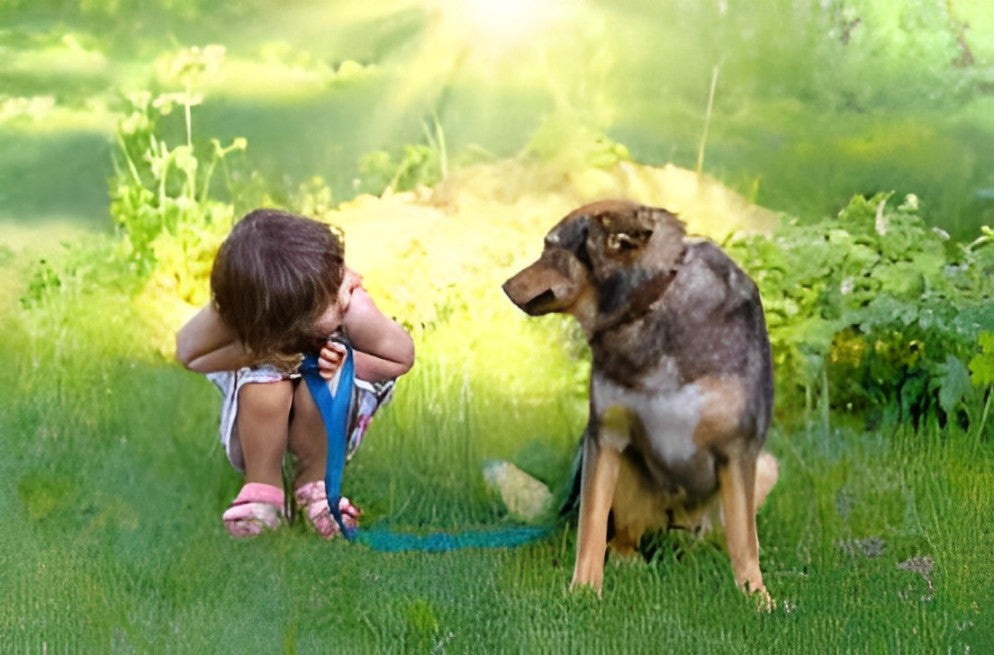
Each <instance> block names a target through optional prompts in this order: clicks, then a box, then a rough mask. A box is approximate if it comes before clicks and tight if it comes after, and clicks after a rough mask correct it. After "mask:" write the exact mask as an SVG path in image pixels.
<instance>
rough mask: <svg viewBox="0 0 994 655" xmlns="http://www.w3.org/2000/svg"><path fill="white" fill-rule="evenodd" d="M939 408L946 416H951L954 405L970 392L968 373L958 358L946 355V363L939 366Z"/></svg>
mask: <svg viewBox="0 0 994 655" xmlns="http://www.w3.org/2000/svg"><path fill="white" fill-rule="evenodd" d="M938 369H939V374H940V375H939V406H940V407H942V411H944V412H945V413H946V414H951V413H952V412H953V410H954V409H956V405H958V404H959V402H960V401H961V400H962V399H963V396H965V395H966V394H967V393H968V392H969V391H970V372H969V371H968V370H967V368H966V366H965V365H964V364H963V362H962V361H960V359H959V358H958V357H954V356H952V355H946V361H945V362H943V363H942V364H939V366H938Z"/></svg>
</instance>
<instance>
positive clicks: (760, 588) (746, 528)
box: [718, 454, 772, 607]
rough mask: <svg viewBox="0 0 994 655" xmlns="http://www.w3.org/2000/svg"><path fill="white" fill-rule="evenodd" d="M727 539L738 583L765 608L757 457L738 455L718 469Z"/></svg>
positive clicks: (766, 597)
mask: <svg viewBox="0 0 994 655" xmlns="http://www.w3.org/2000/svg"><path fill="white" fill-rule="evenodd" d="M718 476H719V484H720V488H721V510H722V513H723V515H724V519H725V539H726V541H727V543H728V555H729V557H730V558H731V560H732V571H733V572H734V573H735V583H736V584H737V585H738V586H739V587H741V588H742V589H743V590H744V591H745V592H747V593H754V594H759V597H760V600H761V602H763V603H764V604H765V605H766V607H771V606H772V601H771V599H770V594H769V592H767V590H766V586H765V585H764V584H763V574H762V572H761V571H760V570H759V540H758V538H757V536H756V500H755V485H756V458H755V457H754V456H749V455H745V454H736V455H733V456H732V457H730V458H729V460H728V462H726V463H725V464H724V465H723V466H721V467H720V468H719V470H718Z"/></svg>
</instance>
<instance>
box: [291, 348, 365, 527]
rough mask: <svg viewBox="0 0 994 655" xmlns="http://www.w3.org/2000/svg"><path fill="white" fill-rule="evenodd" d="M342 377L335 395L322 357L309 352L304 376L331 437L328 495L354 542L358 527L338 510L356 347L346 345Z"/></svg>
mask: <svg viewBox="0 0 994 655" xmlns="http://www.w3.org/2000/svg"><path fill="white" fill-rule="evenodd" d="M340 371H341V372H340V374H339V377H338V387H337V390H336V391H335V393H332V392H331V389H330V388H329V385H328V381H327V380H325V379H324V378H322V377H321V373H320V369H319V368H318V356H317V354H316V353H309V354H307V355H305V356H304V362H303V364H301V366H300V373H301V375H302V376H303V378H304V382H306V383H307V388H308V390H310V392H311V397H312V398H313V399H314V404H315V405H317V407H318V412H320V413H321V420H322V421H324V430H325V433H326V434H327V436H328V464H327V468H326V469H325V474H324V487H325V492H326V493H327V494H328V506H329V507H330V509H331V515H332V516H333V517H334V518H335V522H336V523H337V524H338V527H339V529H340V530H341V531H342V534H343V535H345V538H346V539H348V540H349V541H351V540H352V539H354V538H355V532H356V531H355V528H351V527H348V526H346V525H345V522H344V521H342V512H341V510H340V509H339V507H338V504H339V502H340V501H341V499H342V474H343V472H344V471H345V445H346V432H347V431H348V426H349V406H350V405H351V403H352V386H353V379H354V378H355V364H354V362H353V357H352V348H351V347H349V346H348V345H346V350H345V361H344V362H343V363H342V367H341V369H340Z"/></svg>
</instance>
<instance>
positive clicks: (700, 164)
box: [697, 64, 720, 177]
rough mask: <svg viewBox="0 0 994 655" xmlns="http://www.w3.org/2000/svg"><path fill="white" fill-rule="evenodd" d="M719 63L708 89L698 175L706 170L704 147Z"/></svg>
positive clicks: (712, 73) (698, 150)
mask: <svg viewBox="0 0 994 655" xmlns="http://www.w3.org/2000/svg"><path fill="white" fill-rule="evenodd" d="M719 68H720V66H718V64H715V65H714V68H712V69H711V89H710V90H709V91H708V107H707V110H706V111H705V112H704V131H703V132H702V133H701V144H700V146H698V148H697V176H698V177H700V175H701V173H702V172H703V171H704V149H705V147H706V146H707V142H708V131H709V130H710V128H711V111H712V109H713V108H714V92H715V88H716V87H717V86H718V69H719Z"/></svg>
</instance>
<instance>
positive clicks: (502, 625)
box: [0, 261, 994, 653]
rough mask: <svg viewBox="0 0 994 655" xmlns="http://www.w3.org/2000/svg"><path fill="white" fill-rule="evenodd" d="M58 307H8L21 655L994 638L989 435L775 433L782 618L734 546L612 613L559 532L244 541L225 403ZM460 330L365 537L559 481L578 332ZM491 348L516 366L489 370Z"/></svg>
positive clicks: (99, 322)
mask: <svg viewBox="0 0 994 655" xmlns="http://www.w3.org/2000/svg"><path fill="white" fill-rule="evenodd" d="M17 265H18V262H17V261H8V262H7V263H6V264H4V273H5V275H6V274H7V273H10V274H11V275H10V276H9V277H8V280H18V279H20V278H19V277H18V271H19V269H18V268H17ZM8 285H9V286H8V288H7V291H8V292H10V293H8V295H12V293H13V292H15V291H16V289H17V287H18V285H17V283H16V282H8ZM63 296H64V297H63ZM63 296H60V295H56V296H54V300H53V301H51V302H52V304H51V305H46V306H42V307H41V308H38V309H36V310H34V311H33V312H31V313H27V312H23V311H21V310H19V309H17V308H16V305H15V304H14V303H5V304H4V307H5V309H3V310H2V314H3V320H4V324H5V325H7V326H9V328H8V329H7V331H6V333H5V345H4V349H3V351H0V366H2V367H3V369H4V370H6V371H9V372H15V374H13V375H12V376H11V377H12V382H13V384H12V385H11V387H10V388H9V390H8V392H7V393H6V394H5V396H4V400H3V402H2V404H0V450H2V452H3V453H4V457H3V458H0V475H2V479H4V480H5V481H6V484H4V485H2V486H0V516H3V517H4V529H3V530H2V531H0V650H3V652H11V653H13V652H67V651H68V652H115V653H116V652H177V653H203V652H212V653H213V652H216V653H224V652H232V653H234V652H246V651H250V652H285V653H295V652H300V653H309V652H348V653H351V652H418V653H422V652H447V653H463V652H529V653H530V652H564V653H565V652H659V651H661V650H664V649H673V650H675V651H676V652H707V653H757V652H770V653H785V652H797V653H811V652H818V653H821V652H839V653H849V652H866V653H878V652H922V653H925V652H929V653H932V652H954V653H960V652H975V653H979V652H986V651H987V649H989V648H991V647H992V646H994V621H992V613H991V611H990V604H991V602H994V593H992V590H994V573H992V572H991V569H990V566H989V553H990V544H991V543H992V542H994V529H992V527H991V526H992V523H991V521H990V517H991V515H992V513H994V472H992V471H994V466H992V464H994V445H992V443H991V439H990V435H987V436H986V437H985V439H984V440H982V441H979V442H971V441H970V440H968V439H967V438H966V437H964V436H963V435H960V434H955V433H946V432H937V431H930V432H927V433H922V434H916V433H913V432H911V431H898V432H897V433H894V434H891V433H878V434H866V433H862V432H859V431H855V430H847V429H834V428H824V427H820V426H811V427H809V428H807V429H801V430H798V431H796V432H791V433H787V432H785V431H784V430H783V429H780V428H776V429H774V430H773V432H772V434H771V437H770V442H769V446H770V449H771V450H772V451H773V452H774V453H775V454H776V455H777V456H778V457H779V458H780V462H781V479H780V482H779V484H778V486H777V487H776V488H775V489H774V491H773V493H772V495H771V497H770V499H769V501H768V503H767V504H766V506H765V507H764V508H763V510H762V512H761V513H760V516H759V532H760V539H761V544H762V565H763V569H764V571H765V577H766V581H767V584H768V586H769V588H770V589H771V591H772V593H773V595H774V596H775V597H776V599H777V601H778V607H777V609H776V610H774V611H773V612H771V613H768V614H766V613H757V612H756V611H755V610H754V609H753V608H752V606H751V605H750V603H749V602H748V601H747V600H746V599H745V598H743V597H742V596H741V595H740V594H739V593H738V592H737V591H736V590H735V589H734V585H733V583H732V577H731V570H730V567H729V564H728V560H727V555H726V554H725V552H724V550H723V548H722V547H721V544H720V542H718V541H715V540H706V541H703V542H691V541H688V540H686V539H683V538H681V537H670V538H667V539H665V540H663V542H662V544H661V547H660V548H659V550H658V551H656V554H655V555H654V556H653V558H652V560H651V561H650V562H648V563H646V564H636V565H631V564H627V565H614V564H609V566H608V568H607V572H606V579H605V587H604V595H603V598H602V599H600V600H597V599H596V598H594V597H593V595H592V594H590V593H577V594H569V593H567V592H566V586H567V584H568V581H569V577H570V575H571V568H572V560H573V546H574V539H575V530H574V528H573V527H572V526H569V525H565V524H564V525H561V526H559V527H558V528H557V529H556V530H555V531H554V533H553V534H552V536H550V537H548V538H546V539H544V540H543V541H540V542H538V543H535V544H532V545H529V546H525V547H521V548H518V549H515V550H502V549H493V550H466V551H459V552H452V553H446V554H422V553H400V554H383V553H376V552H371V551H369V550H367V549H365V548H364V547H361V546H354V545H349V544H347V543H344V542H341V541H338V542H333V543H330V544H329V543H325V542H322V541H320V540H319V539H317V538H316V537H314V536H312V535H310V534H308V533H307V532H306V531H304V529H303V528H302V526H300V525H294V526H292V527H291V528H289V529H286V530H283V531H281V532H279V533H277V534H272V535H266V536H264V537H262V538H259V539H256V540H254V541H246V542H241V541H235V540H233V539H231V538H229V537H228V536H227V535H226V533H225V532H224V530H223V528H222V526H221V522H220V514H221V512H222V511H223V510H224V508H225V507H226V505H227V503H228V502H229V501H230V499H231V498H232V497H233V496H234V494H235V493H236V492H237V490H238V487H239V485H240V480H239V478H238V476H237V475H236V474H235V473H234V472H233V471H232V470H231V469H230V468H229V466H228V465H227V463H226V461H225V458H224V455H223V453H222V451H221V449H220V447H219V445H218V444H217V440H216V436H215V435H216V432H215V430H216V412H217V396H216V392H215V390H214V389H213V387H212V386H211V385H210V384H209V383H208V382H206V381H205V380H204V379H203V378H201V377H200V376H197V375H194V374H191V373H188V372H186V371H183V370H181V369H180V368H179V367H178V366H177V365H175V364H172V363H170V362H165V361H160V360H157V359H156V358H155V357H153V356H150V355H149V354H148V348H147V347H144V346H142V345H141V333H140V331H139V330H137V329H136V328H135V327H134V326H135V325H136V323H135V321H134V320H133V318H134V317H132V316H130V310H129V309H128V307H129V305H128V304H127V303H126V302H122V300H123V298H118V297H115V296H114V294H113V293H111V292H107V291H105V292H101V293H100V294H83V295H80V296H78V298H79V299H78V300H74V296H72V295H71V294H68V293H67V294H63ZM11 299H12V298H11ZM501 320H505V319H501ZM463 321H469V319H468V318H460V317H458V316H456V317H454V318H453V319H452V324H451V325H450V326H449V327H443V328H440V329H439V330H438V331H435V332H432V333H428V334H422V335H421V336H420V337H419V361H418V364H417V367H416V368H415V369H414V371H412V373H411V374H409V375H408V376H407V377H406V378H404V379H403V380H402V381H401V384H400V385H399V387H398V390H397V396H396V398H395V401H394V402H393V403H392V404H391V405H389V406H388V407H387V408H386V409H385V410H384V413H383V414H382V415H381V416H380V417H379V418H378V419H377V422H376V423H375V424H374V427H373V429H372V430H371V432H370V434H369V435H368V441H367V442H366V444H364V446H363V448H362V450H360V451H359V453H358V454H357V456H356V458H355V459H354V461H353V462H352V464H350V466H349V468H348V469H347V470H346V481H345V484H346V491H347V493H348V494H349V495H351V496H352V497H353V498H354V499H355V500H356V502H358V503H359V504H360V505H361V506H362V507H364V508H365V510H366V517H367V521H368V522H369V523H372V524H379V525H390V526H392V527H393V528H395V529H414V530H436V529H445V530H458V529H460V528H470V527H471V528H479V527H500V526H501V525H505V524H506V522H505V518H504V516H503V514H502V510H501V508H500V507H499V505H498V504H497V503H496V502H495V501H494V500H493V499H492V498H490V497H489V496H487V494H486V492H485V490H484V487H483V484H482V480H481V474H480V469H481V465H482V463H483V461H484V460H485V459H488V458H491V457H503V458H507V459H511V460H512V461H515V462H516V463H518V464H519V465H520V466H522V467H523V468H525V469H526V470H529V471H531V472H532V473H534V474H536V475H538V476H539V477H541V478H542V479H544V480H545V481H546V482H547V483H549V484H550V485H552V486H553V487H556V488H558V487H559V486H561V485H562V483H563V481H564V477H565V471H566V468H567V465H568V460H569V457H570V455H571V451H572V447H573V445H574V444H575V439H576V435H578V434H579V430H580V428H581V426H582V424H583V421H584V419H585V416H584V411H585V410H584V403H583V398H582V397H581V396H580V395H578V394H577V393H575V384H574V383H573V382H571V381H570V378H569V376H570V375H574V374H575V373H576V371H577V370H578V369H576V367H575V366H574V365H573V364H572V363H571V360H570V357H571V355H570V354H569V353H567V352H565V351H564V350H563V349H562V348H561V346H558V345H557V344H559V343H560V342H561V329H560V327H559V325H560V324H559V323H558V322H554V321H527V320H525V319H524V318H523V317H522V318H520V320H517V321H507V323H508V326H509V327H508V330H507V332H508V336H507V342H506V343H500V344H490V345H488V343H487V341H486V336H487V334H488V333H487V332H486V331H484V332H483V334H482V336H481V334H480V333H479V332H474V331H473V330H472V329H470V327H469V326H470V325H472V323H471V322H469V323H465V322H463ZM501 348H505V349H506V351H507V352H513V353H515V354H516V355H517V356H516V357H514V358H506V359H504V360H503V361H501V360H498V359H497V358H496V357H495V355H494V352H500V351H501ZM545 353H547V354H548V355H547V356H548V359H547V366H545V367H543V368H541V369H536V368H535V367H534V364H533V362H535V361H536V358H537V357H540V356H542V355H543V354H545ZM498 362H499V364H498ZM571 390H572V391H571ZM914 557H918V558H924V557H928V558H931V559H932V560H933V562H934V568H932V569H931V571H930V573H929V580H928V581H927V580H926V578H925V576H923V575H922V574H920V573H918V572H915V571H911V570H906V569H905V568H901V567H900V566H899V564H901V563H902V562H908V561H909V560H910V559H911V558H914ZM919 561H924V560H919ZM929 581H930V582H931V585H932V587H931V588H930V587H929Z"/></svg>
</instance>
